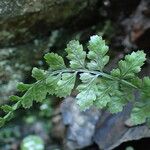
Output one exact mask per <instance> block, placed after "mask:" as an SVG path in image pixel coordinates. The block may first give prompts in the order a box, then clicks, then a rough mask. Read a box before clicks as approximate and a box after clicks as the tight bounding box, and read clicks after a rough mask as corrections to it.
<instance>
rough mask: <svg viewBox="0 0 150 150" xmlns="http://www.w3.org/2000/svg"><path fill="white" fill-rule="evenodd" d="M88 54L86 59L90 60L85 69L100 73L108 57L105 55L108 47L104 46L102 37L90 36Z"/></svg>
mask: <svg viewBox="0 0 150 150" xmlns="http://www.w3.org/2000/svg"><path fill="white" fill-rule="evenodd" d="M88 49H89V53H88V55H87V57H88V58H89V59H90V60H91V61H90V62H89V63H88V64H87V67H88V68H89V69H90V70H100V71H102V70H103V68H104V66H105V65H106V64H107V63H108V61H109V56H107V55H106V53H107V52H108V46H106V45H105V41H104V40H102V37H99V36H97V35H95V36H92V37H91V38H90V41H89V46H88Z"/></svg>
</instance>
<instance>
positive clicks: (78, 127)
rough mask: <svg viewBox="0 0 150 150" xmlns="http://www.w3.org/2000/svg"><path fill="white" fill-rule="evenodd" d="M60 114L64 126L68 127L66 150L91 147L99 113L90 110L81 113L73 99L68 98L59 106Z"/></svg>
mask: <svg viewBox="0 0 150 150" xmlns="http://www.w3.org/2000/svg"><path fill="white" fill-rule="evenodd" d="M61 113H62V118H63V122H64V124H65V125H66V126H68V128H67V133H66V149H69V150H74V149H80V148H84V147H86V146H89V145H91V144H92V143H93V140H92V138H93V135H94V131H95V126H96V123H97V121H98V119H99V114H100V112H99V111H98V110H95V109H92V108H91V109H89V110H87V111H85V112H81V111H80V110H79V107H78V105H77V104H76V103H75V99H74V98H72V97H68V98H66V100H65V101H64V102H63V103H62V105H61Z"/></svg>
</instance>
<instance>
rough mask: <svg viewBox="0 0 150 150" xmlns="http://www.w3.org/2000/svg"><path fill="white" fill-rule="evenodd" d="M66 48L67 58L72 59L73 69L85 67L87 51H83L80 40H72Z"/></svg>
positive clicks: (71, 65)
mask: <svg viewBox="0 0 150 150" xmlns="http://www.w3.org/2000/svg"><path fill="white" fill-rule="evenodd" d="M65 50H66V52H67V53H68V55H67V58H68V59H69V60H70V67H71V68H72V69H79V68H80V69H81V68H85V58H86V52H84V51H83V46H82V45H80V43H79V41H75V40H73V41H70V42H69V44H67V48H66V49H65Z"/></svg>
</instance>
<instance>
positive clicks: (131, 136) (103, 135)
mask: <svg viewBox="0 0 150 150" xmlns="http://www.w3.org/2000/svg"><path fill="white" fill-rule="evenodd" d="M131 107H132V106H131V105H130V104H129V105H127V106H126V107H125V108H124V110H123V112H120V113H118V114H116V115H112V114H110V113H108V112H107V111H101V112H100V111H98V110H97V109H96V108H92V109H89V110H87V111H85V112H81V111H80V110H79V107H78V106H77V104H76V103H75V98H71V97H68V98H66V99H65V101H64V102H63V103H62V105H61V112H62V119H63V122H64V124H65V125H66V126H67V127H66V128H67V133H66V141H65V142H66V147H67V149H68V150H75V149H78V148H83V147H85V146H89V145H91V144H92V143H93V142H94V143H96V144H97V145H98V146H99V148H100V149H102V150H112V149H114V148H115V147H117V146H119V145H120V144H121V143H123V142H126V141H131V140H139V139H141V138H145V137H150V129H149V128H148V127H147V126H145V125H141V126H136V127H129V126H127V125H126V124H125V122H126V120H127V119H128V118H129V116H130V112H131Z"/></svg>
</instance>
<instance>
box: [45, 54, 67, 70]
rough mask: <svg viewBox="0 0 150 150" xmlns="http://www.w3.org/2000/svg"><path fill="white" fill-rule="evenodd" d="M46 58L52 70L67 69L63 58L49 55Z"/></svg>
mask: <svg viewBox="0 0 150 150" xmlns="http://www.w3.org/2000/svg"><path fill="white" fill-rule="evenodd" d="M44 58H45V60H46V62H47V63H48V65H49V66H50V69H52V70H59V69H64V68H66V66H65V63H64V60H63V58H62V57H61V56H59V55H58V54H54V53H48V54H45V56H44Z"/></svg>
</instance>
